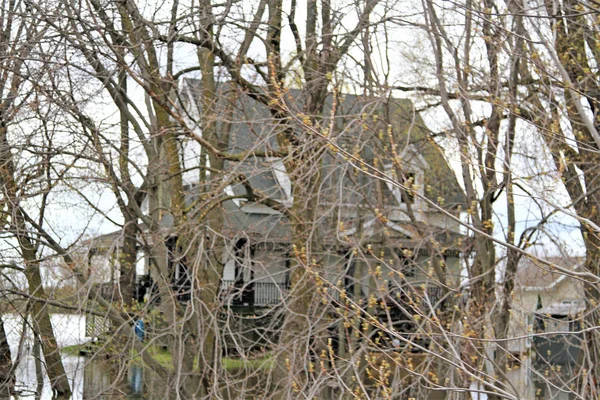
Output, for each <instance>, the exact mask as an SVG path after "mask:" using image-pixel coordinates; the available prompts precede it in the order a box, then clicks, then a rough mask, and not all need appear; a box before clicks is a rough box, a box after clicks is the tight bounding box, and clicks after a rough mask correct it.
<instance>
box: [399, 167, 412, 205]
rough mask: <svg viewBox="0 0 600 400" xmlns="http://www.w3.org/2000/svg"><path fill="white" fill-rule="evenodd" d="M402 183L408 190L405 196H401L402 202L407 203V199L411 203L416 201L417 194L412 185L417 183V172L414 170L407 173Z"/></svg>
mask: <svg viewBox="0 0 600 400" xmlns="http://www.w3.org/2000/svg"><path fill="white" fill-rule="evenodd" d="M402 184H403V185H404V187H406V188H407V189H408V190H406V191H405V193H404V196H400V202H401V203H406V201H405V200H408V203H410V204H412V203H414V201H415V195H414V192H413V190H412V187H413V185H414V184H415V174H414V173H413V172H409V173H407V174H405V179H404V182H403V183H402Z"/></svg>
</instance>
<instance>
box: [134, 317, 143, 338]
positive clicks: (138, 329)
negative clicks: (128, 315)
mask: <svg viewBox="0 0 600 400" xmlns="http://www.w3.org/2000/svg"><path fill="white" fill-rule="evenodd" d="M134 332H135V335H136V336H137V337H138V339H140V341H141V342H143V341H144V337H145V336H146V328H145V326H144V321H143V320H141V319H138V320H137V321H135V326H134Z"/></svg>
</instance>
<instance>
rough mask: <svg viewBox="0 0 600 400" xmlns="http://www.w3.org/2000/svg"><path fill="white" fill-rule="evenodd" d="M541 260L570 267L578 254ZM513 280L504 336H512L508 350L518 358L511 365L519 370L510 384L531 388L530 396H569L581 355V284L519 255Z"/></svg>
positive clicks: (579, 262) (577, 262) (573, 267)
mask: <svg viewBox="0 0 600 400" xmlns="http://www.w3.org/2000/svg"><path fill="white" fill-rule="evenodd" d="M546 259H547V261H550V262H552V263H553V264H556V265H559V266H561V267H563V268H566V269H570V270H573V271H576V270H577V269H579V268H581V266H582V264H583V259H582V258H581V257H569V256H558V257H547V258H546ZM515 283H516V285H515V290H514V294H513V298H512V313H511V320H510V331H509V337H514V338H518V339H516V340H513V341H511V342H509V346H508V349H509V351H510V352H511V354H512V355H513V360H518V362H515V363H514V365H513V366H516V367H521V368H519V371H518V373H514V374H513V375H514V376H513V378H515V379H514V381H513V383H515V382H521V383H523V385H521V386H522V389H523V393H525V391H526V390H531V388H536V391H537V393H538V394H537V395H536V396H537V397H536V398H563V397H564V398H569V397H568V395H567V393H568V392H569V390H571V389H572V387H571V385H572V384H573V381H572V379H571V378H572V377H577V376H579V365H580V361H581V357H582V348H581V340H582V336H581V334H580V333H578V331H579V330H580V329H581V320H582V317H583V313H584V312H585V309H586V306H585V298H584V288H583V282H582V281H581V280H578V279H576V278H573V277H570V276H568V275H566V274H564V273H558V272H556V271H553V270H552V269H551V268H550V267H548V266H547V265H545V264H543V263H541V262H539V261H537V260H534V259H532V258H528V257H523V259H522V260H521V261H520V263H519V266H518V269H517V275H516V279H515ZM534 371H535V372H534ZM548 381H549V382H551V383H552V385H548V384H547V382H548ZM532 384H533V385H532ZM545 396H546V397H545ZM552 396H557V397H552ZM561 396H562V397H561Z"/></svg>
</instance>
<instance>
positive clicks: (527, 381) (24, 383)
mask: <svg viewBox="0 0 600 400" xmlns="http://www.w3.org/2000/svg"><path fill="white" fill-rule="evenodd" d="M2 320H3V321H4V328H5V330H6V334H7V337H8V341H9V345H10V348H11V355H12V357H13V362H14V361H15V360H16V359H17V357H18V358H20V362H19V364H18V366H17V368H16V371H15V378H16V385H15V390H16V392H17V395H15V396H14V397H13V398H14V399H15V400H16V399H32V400H33V399H35V400H37V399H41V400H51V399H52V392H51V389H50V384H49V381H48V378H47V376H46V375H45V373H44V374H43V375H44V378H43V386H42V390H41V396H36V391H37V389H38V379H37V375H36V359H37V355H35V354H34V347H33V342H34V341H33V335H32V333H31V330H30V329H28V328H25V329H24V328H23V326H24V324H23V319H22V318H21V317H20V316H18V315H16V314H6V315H3V316H2ZM51 321H52V325H53V327H54V332H55V335H56V339H57V342H58V345H59V347H61V348H64V347H66V346H73V345H79V344H83V343H86V342H88V341H90V340H91V339H92V338H90V337H86V335H85V334H86V329H85V326H86V319H85V316H83V315H74V314H53V315H52V316H51ZM62 359H63V364H64V367H65V372H66V374H67V378H68V380H69V384H70V386H71V390H72V392H73V396H72V399H74V400H75V399H76V400H79V399H82V400H83V399H85V400H87V399H109V398H110V399H112V398H121V399H140V398H146V399H148V400H149V398H148V396H142V395H143V392H144V388H146V389H147V388H149V387H154V386H156V385H155V384H153V379H152V376H151V374H150V371H144V369H143V368H142V367H140V366H138V365H135V364H132V365H131V366H129V367H128V368H127V369H126V370H115V369H112V370H111V367H110V366H109V365H108V363H107V362H106V361H103V360H94V359H90V358H88V357H83V356H78V355H70V354H65V353H64V352H63V354H62ZM509 375H510V377H509V379H510V381H511V382H512V384H513V385H514V388H515V389H516V390H517V391H518V392H520V396H521V398H523V399H534V398H543V399H556V400H559V399H560V400H563V399H564V400H567V399H571V398H573V396H572V394H569V393H566V392H561V391H560V390H554V389H552V390H551V389H548V388H547V387H546V385H545V383H542V384H540V383H539V382H535V381H534V380H532V379H531V373H527V372H526V370H525V369H524V368H523V369H519V370H515V371H512V372H510V373H509ZM115 376H118V377H120V378H117V379H115ZM257 378H259V377H257V376H254V377H253V378H252V379H254V380H256V379H257ZM259 380H260V378H259ZM115 381H116V382H115ZM255 383H256V382H255ZM240 384H241V383H240ZM241 385H242V384H241ZM153 389H154V390H152V392H155V390H156V391H159V390H160V388H156V387H154V388H153ZM472 389H473V392H471V399H478V400H485V399H486V398H487V396H485V395H482V394H479V395H478V394H477V392H478V390H477V386H476V385H475V386H472ZM163 390H164V388H163ZM239 390H241V392H240V391H237V395H241V394H243V393H244V389H243V388H241V387H240V388H239ZM437 394H438V395H439V394H440V392H438V393H437ZM540 395H541V396H540ZM231 396H232V395H231V394H230V395H229V396H227V395H226V397H231ZM334 397H335V396H334ZM442 397H443V395H442ZM164 398H165V397H164V396H162V397H161V400H162V399H164ZM231 398H242V397H237V396H236V395H233V397H231Z"/></svg>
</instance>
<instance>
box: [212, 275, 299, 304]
mask: <svg viewBox="0 0 600 400" xmlns="http://www.w3.org/2000/svg"><path fill="white" fill-rule="evenodd" d="M289 289H290V286H289V284H287V283H276V282H243V283H242V282H237V283H236V281H230V280H223V281H221V297H222V298H223V299H224V300H231V304H234V305H241V304H243V305H255V306H273V305H277V304H280V303H281V302H282V301H283V299H284V298H285V297H286V296H287V294H288V293H289ZM228 297H230V298H228Z"/></svg>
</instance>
